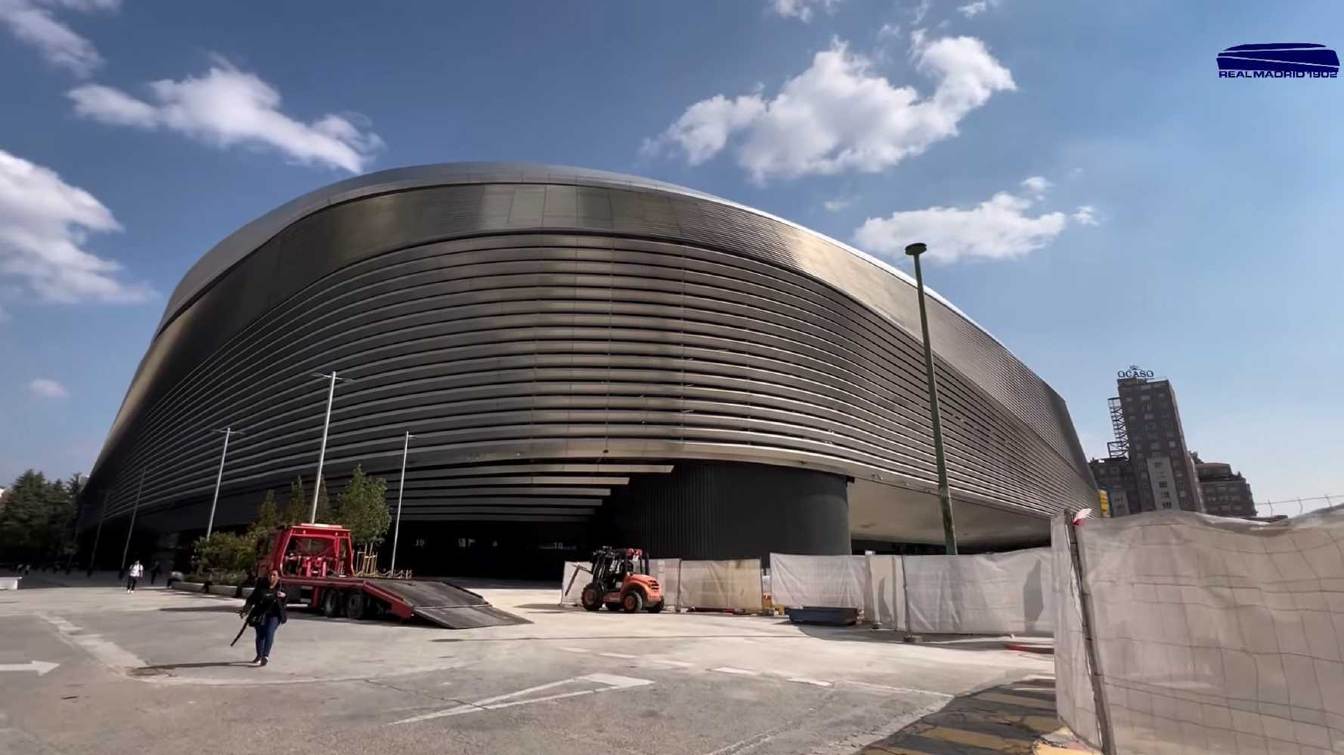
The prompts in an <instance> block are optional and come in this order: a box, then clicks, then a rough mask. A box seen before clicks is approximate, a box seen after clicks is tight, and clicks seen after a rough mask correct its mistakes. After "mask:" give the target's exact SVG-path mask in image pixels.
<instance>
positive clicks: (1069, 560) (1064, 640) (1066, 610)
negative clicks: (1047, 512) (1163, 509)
mask: <svg viewBox="0 0 1344 755" xmlns="http://www.w3.org/2000/svg"><path fill="white" fill-rule="evenodd" d="M1069 526H1070V525H1069V520H1068V519H1066V518H1065V517H1062V516H1061V517H1055V520H1054V521H1053V522H1051V524H1050V542H1051V551H1052V552H1053V555H1054V583H1055V710H1056V711H1057V712H1058V714H1059V718H1060V720H1061V721H1063V722H1065V723H1067V724H1068V725H1069V728H1070V729H1073V733H1074V734H1077V735H1078V736H1079V737H1080V738H1082V739H1083V741H1085V742H1091V743H1092V744H1093V746H1095V747H1100V746H1101V745H1100V742H1101V738H1100V735H1099V734H1098V731H1099V730H1100V729H1099V727H1098V723H1097V709H1096V705H1095V702H1094V700H1093V698H1094V695H1093V693H1092V677H1091V673H1092V666H1091V665H1090V664H1089V663H1088V658H1087V646H1086V639H1085V638H1084V634H1083V609H1082V605H1081V603H1080V602H1079V597H1078V583H1077V582H1076V581H1075V573H1074V570H1073V554H1072V553H1071V552H1070V550H1069V545H1068V540H1067V537H1068V533H1067V530H1068V528H1069Z"/></svg>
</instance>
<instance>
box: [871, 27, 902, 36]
mask: <svg viewBox="0 0 1344 755" xmlns="http://www.w3.org/2000/svg"><path fill="white" fill-rule="evenodd" d="M899 36H901V27H900V25H899V24H882V27H881V28H879V29H878V30H877V38H878V39H889V38H891V37H899Z"/></svg>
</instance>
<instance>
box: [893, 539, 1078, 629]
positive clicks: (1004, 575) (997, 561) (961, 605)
mask: <svg viewBox="0 0 1344 755" xmlns="http://www.w3.org/2000/svg"><path fill="white" fill-rule="evenodd" d="M1050 558H1051V554H1050V549H1049V548H1032V549H1029V550H1020V551H1013V552H1010V553H983V554H979V555H974V556H905V557H903V558H902V559H901V561H902V568H903V569H904V572H905V595H906V611H907V612H908V616H907V623H906V627H905V628H906V629H908V630H909V631H911V632H915V633H931V634H1051V633H1052V632H1053V631H1054V624H1055V618H1054V595H1053V592H1054V586H1053V582H1052V581H1051V573H1052V569H1051V566H1050Z"/></svg>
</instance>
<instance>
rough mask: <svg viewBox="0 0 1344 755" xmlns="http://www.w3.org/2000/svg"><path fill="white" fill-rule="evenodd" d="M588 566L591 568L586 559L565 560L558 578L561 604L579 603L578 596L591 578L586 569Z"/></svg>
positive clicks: (573, 604) (571, 604)
mask: <svg viewBox="0 0 1344 755" xmlns="http://www.w3.org/2000/svg"><path fill="white" fill-rule="evenodd" d="M590 568H592V567H591V564H589V563H588V562H587V561H566V562H565V570H564V572H563V577H562V579H561V580H560V604H561V605H566V606H577V605H578V604H579V596H580V595H582V594H583V588H584V587H586V586H587V585H588V583H589V582H590V581H592V578H593V577H592V574H591V573H589V571H588V570H589V569H590ZM576 575H577V576H576Z"/></svg>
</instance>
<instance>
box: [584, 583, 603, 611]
mask: <svg viewBox="0 0 1344 755" xmlns="http://www.w3.org/2000/svg"><path fill="white" fill-rule="evenodd" d="M579 605H581V606H583V610H585V611H596V610H598V609H599V608H601V607H602V591H601V590H599V589H598V587H597V584H596V583H594V584H590V585H588V586H587V587H585V588H583V592H581V593H579Z"/></svg>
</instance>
